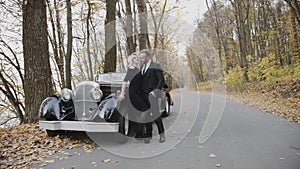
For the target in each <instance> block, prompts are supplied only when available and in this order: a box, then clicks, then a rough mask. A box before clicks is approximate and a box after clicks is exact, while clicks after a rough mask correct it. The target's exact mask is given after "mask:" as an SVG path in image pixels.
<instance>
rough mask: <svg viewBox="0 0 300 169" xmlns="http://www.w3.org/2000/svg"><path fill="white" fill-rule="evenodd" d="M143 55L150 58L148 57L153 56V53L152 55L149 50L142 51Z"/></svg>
mask: <svg viewBox="0 0 300 169" xmlns="http://www.w3.org/2000/svg"><path fill="white" fill-rule="evenodd" d="M142 53H145V54H146V56H148V57H150V56H151V53H150V52H149V50H147V49H144V50H142V51H141V52H140V54H142Z"/></svg>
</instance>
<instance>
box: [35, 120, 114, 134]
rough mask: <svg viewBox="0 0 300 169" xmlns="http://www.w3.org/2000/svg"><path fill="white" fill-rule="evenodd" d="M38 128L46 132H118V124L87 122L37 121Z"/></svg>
mask: <svg viewBox="0 0 300 169" xmlns="http://www.w3.org/2000/svg"><path fill="white" fill-rule="evenodd" d="M39 127H40V128H42V129H47V130H70V131H86V132H118V129H119V123H118V122H116V123H107V122H87V121H44V120H40V121H39Z"/></svg>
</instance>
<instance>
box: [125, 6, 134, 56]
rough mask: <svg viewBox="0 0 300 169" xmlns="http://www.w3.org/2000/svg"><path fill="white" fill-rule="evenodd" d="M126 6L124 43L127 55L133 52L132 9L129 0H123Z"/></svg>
mask: <svg viewBox="0 0 300 169" xmlns="http://www.w3.org/2000/svg"><path fill="white" fill-rule="evenodd" d="M125 6H126V28H125V29H126V43H127V53H128V55H130V54H132V53H133V52H135V46H134V43H133V36H134V35H133V23H132V11H131V3H130V0H125Z"/></svg>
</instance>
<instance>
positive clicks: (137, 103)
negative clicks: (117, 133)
mask: <svg viewBox="0 0 300 169" xmlns="http://www.w3.org/2000/svg"><path fill="white" fill-rule="evenodd" d="M141 78H142V75H141V73H140V70H139V69H138V68H133V69H131V68H128V69H127V73H126V76H125V78H124V81H126V82H127V81H129V82H130V84H129V87H128V89H127V91H126V97H125V100H126V101H125V103H126V104H127V106H129V109H130V110H131V111H133V112H143V111H146V110H148V109H149V107H150V102H149V101H148V100H145V99H143V98H142V97H141ZM133 112H132V113H133Z"/></svg>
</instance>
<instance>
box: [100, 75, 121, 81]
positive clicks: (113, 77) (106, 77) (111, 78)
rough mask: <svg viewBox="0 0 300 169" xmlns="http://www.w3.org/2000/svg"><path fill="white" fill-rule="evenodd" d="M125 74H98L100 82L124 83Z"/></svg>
mask: <svg viewBox="0 0 300 169" xmlns="http://www.w3.org/2000/svg"><path fill="white" fill-rule="evenodd" d="M124 77H125V73H103V74H98V78H97V81H98V82H122V81H123V80H124Z"/></svg>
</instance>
